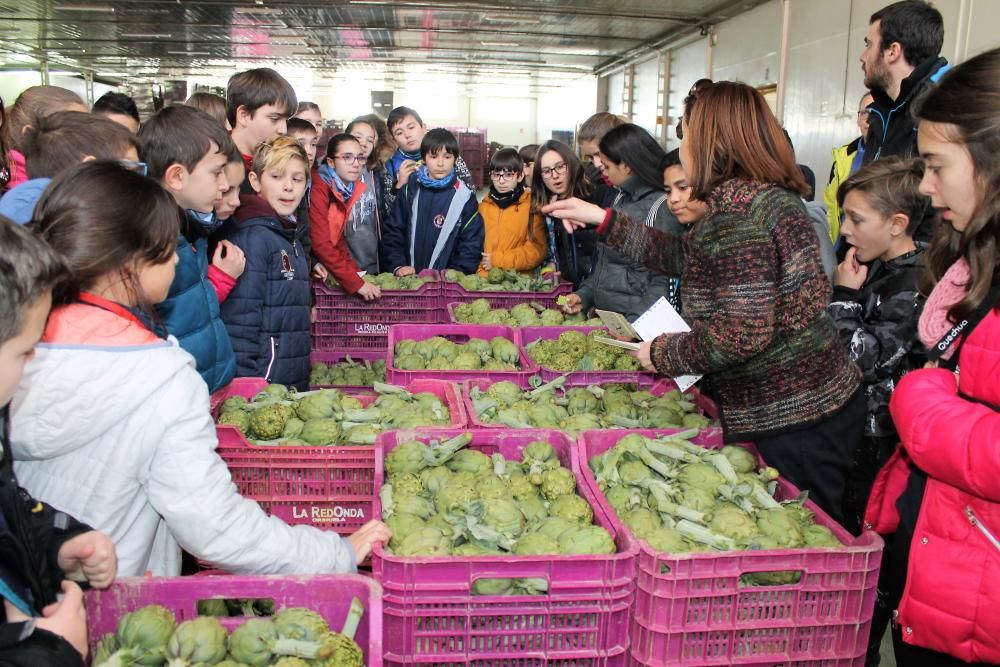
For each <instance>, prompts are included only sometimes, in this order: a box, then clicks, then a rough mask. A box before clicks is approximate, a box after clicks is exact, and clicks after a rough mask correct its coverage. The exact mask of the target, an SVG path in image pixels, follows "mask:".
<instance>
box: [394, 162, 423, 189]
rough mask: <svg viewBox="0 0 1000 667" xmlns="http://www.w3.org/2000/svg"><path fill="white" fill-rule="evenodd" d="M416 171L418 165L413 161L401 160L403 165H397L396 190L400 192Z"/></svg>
mask: <svg viewBox="0 0 1000 667" xmlns="http://www.w3.org/2000/svg"><path fill="white" fill-rule="evenodd" d="M417 169H420V165H419V164H417V163H416V162H414V161H413V160H403V164H401V165H399V174H397V175H396V189H397V190H401V189H402V188H403V186H404V185H406V184H407V183H408V182H409V180H410V176H413V174H415V173H416V172H417Z"/></svg>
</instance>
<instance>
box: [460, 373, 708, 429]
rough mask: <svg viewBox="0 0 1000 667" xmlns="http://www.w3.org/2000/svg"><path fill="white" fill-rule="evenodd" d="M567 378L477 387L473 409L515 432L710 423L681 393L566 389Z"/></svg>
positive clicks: (480, 416) (629, 388)
mask: <svg viewBox="0 0 1000 667" xmlns="http://www.w3.org/2000/svg"><path fill="white" fill-rule="evenodd" d="M564 383H565V376H562V377H560V378H557V379H556V380H553V381H552V382H549V383H547V384H544V385H542V386H540V387H537V388H535V389H528V390H524V389H521V388H520V387H518V386H517V385H516V384H514V383H513V382H497V383H494V384H492V385H490V386H489V388H487V389H486V391H483V390H481V389H479V388H478V387H473V388H472V390H471V394H470V395H471V399H472V407H473V410H474V411H475V413H476V418H477V419H478V420H479V421H480V422H483V423H486V424H503V425H504V426H509V427H511V428H551V429H558V430H561V431H566V432H567V433H570V434H571V435H577V434H579V433H581V432H583V431H593V430H600V429H604V428H706V427H708V426H710V425H711V421H710V420H709V419H708V418H707V417H705V416H703V415H700V414H698V412H697V406H695V404H694V403H691V402H690V401H688V400H686V397H685V396H684V395H683V394H682V393H680V392H679V391H676V390H674V391H669V392H667V393H665V394H663V395H662V396H654V395H653V394H651V393H649V392H648V391H644V390H635V389H634V388H633V386H631V385H626V384H603V385H599V386H598V385H591V386H589V387H574V388H572V389H568V390H564V389H563V388H562V387H563V384H564Z"/></svg>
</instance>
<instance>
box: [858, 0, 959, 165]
mask: <svg viewBox="0 0 1000 667" xmlns="http://www.w3.org/2000/svg"><path fill="white" fill-rule="evenodd" d="M943 41H944V21H943V20H942V18H941V12H939V11H938V10H937V9H935V8H934V7H933V6H931V5H930V4H929V3H927V2H924V1H923V0H903V1H902V2H895V3H893V4H891V5H889V6H887V7H883V8H882V9H880V10H879V11H877V12H875V13H874V14H872V17H871V20H870V22H869V25H868V34H867V35H866V36H865V49H864V51H862V52H861V70H862V71H863V72H864V75H865V87H866V88H868V90H870V91H871V92H872V97H873V98H874V102H873V103H872V104H871V106H870V107H869V109H870V111H871V113H870V114H869V116H868V135H867V136H866V137H865V142H864V145H865V153H864V163H865V164H868V163H870V162H873V161H875V160H878V159H879V158H883V157H889V156H890V155H898V156H901V157H913V156H915V155H916V154H917V132H916V127H915V126H914V123H913V118H912V117H911V116H910V103H911V102H912V101H913V99H915V98H916V97H917V95H918V94H919V93H920V92H921V91H923V90H924V89H925V88H926V87H927V86H929V85H931V84H932V83H933V82H935V81H937V80H938V79H939V78H940V77H941V76H942V75H943V74H944V73H945V72H946V71H947V70H948V68H949V65H948V62H947V61H946V60H945V59H944V58H941V57H939V56H938V54H939V53H940V51H941V44H942V42H943Z"/></svg>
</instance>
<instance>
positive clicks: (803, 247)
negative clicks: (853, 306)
mask: <svg viewBox="0 0 1000 667" xmlns="http://www.w3.org/2000/svg"><path fill="white" fill-rule="evenodd" d="M681 161H682V163H683V165H684V170H685V172H687V174H688V177H689V179H690V183H691V186H692V188H693V196H694V197H695V198H696V199H700V200H702V201H705V202H707V203H708V215H707V216H706V217H705V218H704V219H702V220H700V221H699V222H697V223H695V224H694V226H693V228H692V229H691V231H690V233H688V234H687V236H684V237H682V236H678V235H675V234H670V233H664V232H659V231H657V230H655V229H653V228H650V227H647V226H645V225H643V224H642V221H633V220H631V219H629V218H628V217H627V216H625V215H622V214H621V213H619V212H617V211H610V210H604V209H601V208H599V207H596V206H593V205H590V204H586V203H584V202H582V201H579V200H575V199H573V200H567V201H559V202H555V203H552V204H549V205H548V206H546V207H545V208H544V209H543V210H544V212H545V213H547V214H549V215H553V216H556V217H559V218H562V219H563V220H564V222H565V224H566V225H567V227H569V228H577V227H581V226H583V225H584V224H598V225H599V227H598V229H597V231H598V234H599V235H600V237H601V238H602V240H603V241H604V242H605V243H606V244H607V245H609V246H611V247H612V248H615V249H616V250H618V252H620V253H622V254H623V255H625V256H629V257H634V258H636V259H638V260H641V261H642V262H644V263H645V265H646V266H647V267H649V268H650V269H651V270H653V271H657V272H660V273H665V274H668V275H680V276H681V285H682V286H683V292H682V300H683V301H684V313H685V318H686V319H687V320H688V323H689V324H690V326H691V332H690V333H683V334H665V335H662V336H660V337H659V338H657V339H656V340H654V341H653V342H652V343H651V344H650V343H645V344H643V346H642V349H640V350H639V352H638V353H637V354H638V357H639V359H640V361H641V362H642V364H643V365H644V366H645V367H646V368H649V369H651V370H656V371H657V372H658V373H660V374H661V375H665V376H667V377H677V376H680V375H699V374H700V375H704V376H705V377H704V379H703V383H704V384H705V385H707V387H708V388H709V389H710V390H711V391H712V392H713V393H714V394H715V395H716V396H717V398H718V400H719V407H720V408H721V412H722V424H723V428H724V431H725V435H726V439H727V440H728V441H735V440H748V439H749V440H755V441H756V442H757V444H758V448H759V449H760V451H761V453H762V454H763V456H764V459H765V460H766V461H767V462H768V463H769V464H771V465H774V466H775V467H777V468H778V469H779V470H781V472H782V473H783V474H784V476H785V477H786V478H788V479H789V480H791V481H792V482H793V483H794V484H796V485H797V486H799V487H800V488H802V489H808V490H809V492H810V496H811V497H812V499H813V500H815V501H816V502H817V503H818V504H819V505H820V506H821V507H822V508H823V509H824V510H826V511H827V512H828V513H829V514H831V515H832V516H833V517H834V518H835V519H838V520H839V519H840V517H841V496H842V494H843V488H844V480H845V478H846V476H847V472H848V469H849V467H850V464H851V461H852V458H853V456H854V453H855V450H856V449H857V447H858V446H859V444H860V442H861V436H862V432H863V427H864V423H863V421H864V415H865V401H864V396H863V394H862V393H861V392H860V390H859V388H860V380H861V377H860V372H859V371H858V368H857V366H855V365H854V363H853V362H851V360H850V358H849V357H848V355H847V352H846V350H844V349H843V348H842V346H841V345H840V342H839V340H838V339H837V333H836V331H835V329H834V327H833V323H832V321H831V320H830V318H829V316H828V315H827V314H826V304H827V303H828V302H829V299H830V291H831V288H830V283H829V281H827V279H826V275H825V274H824V272H823V267H822V264H821V261H820V256H819V248H818V244H817V238H816V234H815V232H814V231H813V228H812V223H811V222H810V219H809V215H808V213H806V210H805V208H804V206H803V204H802V200H801V198H800V193H802V192H804V191H805V189H806V184H805V182H804V181H803V180H802V174H801V173H800V172H799V170H798V168H797V167H796V166H795V160H794V158H793V157H792V152H791V148H790V147H789V145H788V142H787V141H786V140H785V137H784V134H783V133H782V131H781V126H780V125H779V124H778V122H777V120H776V119H775V118H774V115H773V114H772V113H771V111H770V110H769V109H768V107H767V103H766V102H765V101H764V98H763V97H762V96H761V95H760V93H758V92H757V91H756V90H754V89H753V88H751V87H749V86H746V85H744V84H741V83H733V82H722V83H716V84H712V85H706V86H705V87H704V88H703V89H700V90H699V91H698V93H697V96H696V97H695V98H694V99H693V100H692V103H691V104H690V105H689V108H688V109H687V111H686V114H685V118H684V139H683V141H682V143H681Z"/></svg>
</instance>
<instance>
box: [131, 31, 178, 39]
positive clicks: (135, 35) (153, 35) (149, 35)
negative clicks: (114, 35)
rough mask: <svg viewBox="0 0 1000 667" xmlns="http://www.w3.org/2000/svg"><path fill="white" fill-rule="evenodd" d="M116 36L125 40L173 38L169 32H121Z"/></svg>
mask: <svg viewBox="0 0 1000 667" xmlns="http://www.w3.org/2000/svg"><path fill="white" fill-rule="evenodd" d="M118 36H119V37H124V38H125V39H170V38H171V37H173V35H171V34H170V33H169V32H123V33H122V34H120V35H118Z"/></svg>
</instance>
